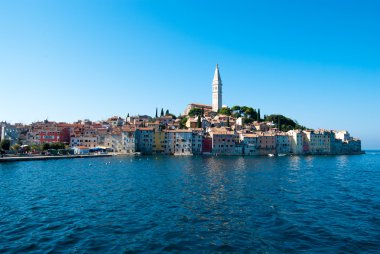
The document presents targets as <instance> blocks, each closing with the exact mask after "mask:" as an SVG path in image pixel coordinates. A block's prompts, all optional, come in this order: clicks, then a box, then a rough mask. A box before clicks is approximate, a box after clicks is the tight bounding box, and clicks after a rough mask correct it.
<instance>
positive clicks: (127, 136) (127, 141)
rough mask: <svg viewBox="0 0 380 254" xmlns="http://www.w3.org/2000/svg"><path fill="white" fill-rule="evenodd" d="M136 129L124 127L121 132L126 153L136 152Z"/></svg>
mask: <svg viewBox="0 0 380 254" xmlns="http://www.w3.org/2000/svg"><path fill="white" fill-rule="evenodd" d="M135 134H136V128H134V127H130V126H124V127H123V129H122V132H121V135H122V142H123V151H124V152H125V153H135V152H136V136H135Z"/></svg>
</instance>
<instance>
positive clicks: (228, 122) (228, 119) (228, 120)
mask: <svg viewBox="0 0 380 254" xmlns="http://www.w3.org/2000/svg"><path fill="white" fill-rule="evenodd" d="M227 127H230V117H227Z"/></svg>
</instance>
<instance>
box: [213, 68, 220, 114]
mask: <svg viewBox="0 0 380 254" xmlns="http://www.w3.org/2000/svg"><path fill="white" fill-rule="evenodd" d="M221 108H222V79H221V78H220V74H219V66H218V64H217V65H216V68H215V73H214V79H213V81H212V111H215V112H218V110H219V109H221Z"/></svg>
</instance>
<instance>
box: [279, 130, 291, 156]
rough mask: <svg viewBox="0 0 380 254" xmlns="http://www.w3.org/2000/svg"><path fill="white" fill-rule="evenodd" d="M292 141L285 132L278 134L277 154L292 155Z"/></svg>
mask: <svg viewBox="0 0 380 254" xmlns="http://www.w3.org/2000/svg"><path fill="white" fill-rule="evenodd" d="M290 151H291V139H290V137H289V135H287V134H286V133H283V132H279V133H276V152H277V154H290Z"/></svg>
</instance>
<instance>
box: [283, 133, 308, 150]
mask: <svg viewBox="0 0 380 254" xmlns="http://www.w3.org/2000/svg"><path fill="white" fill-rule="evenodd" d="M287 134H288V135H289V139H290V152H291V153H292V154H303V153H304V144H303V134H302V131H301V130H290V131H288V132H287Z"/></svg>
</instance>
